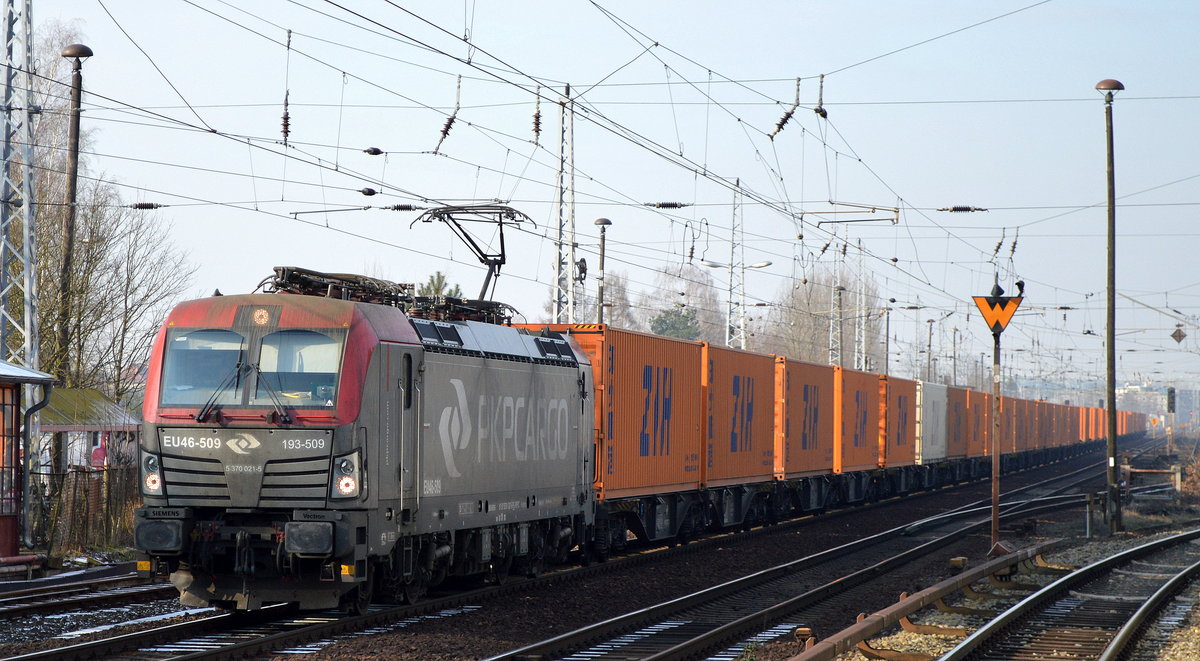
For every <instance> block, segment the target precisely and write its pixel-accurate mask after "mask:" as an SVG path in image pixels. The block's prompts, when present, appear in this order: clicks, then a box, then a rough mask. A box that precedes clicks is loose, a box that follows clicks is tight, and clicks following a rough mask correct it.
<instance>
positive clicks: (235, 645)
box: [15, 465, 1099, 659]
mask: <svg viewBox="0 0 1200 661" xmlns="http://www.w3.org/2000/svg"><path fill="white" fill-rule="evenodd" d="M1098 470H1099V469H1097V468H1096V467H1095V466H1094V465H1091V466H1088V467H1086V468H1085V469H1083V472H1076V473H1077V474H1076V477H1075V478H1074V479H1076V480H1082V479H1091V478H1090V474H1095V473H1096V472H1097V471H1098ZM1059 479H1060V480H1061V479H1062V476H1059ZM1027 488H1034V489H1038V490H1041V491H1044V490H1046V488H1047V487H1046V486H1045V485H1044V484H1042V483H1038V484H1035V485H1032V486H1031V487H1027ZM934 497H935V498H937V497H939V496H934ZM940 497H944V495H941V496H940ZM893 504H894V503H893ZM976 504H978V503H976ZM884 506H886V505H884ZM863 509H864V508H855V509H854V510H852V512H851V515H852V514H853V513H857V512H861V511H863ZM824 518H826V519H829V518H831V517H824ZM801 525H804V524H803V523H802V522H795V523H789V524H782V525H777V526H772V527H768V528H761V529H757V530H756V531H753V532H752V534H750V535H748V536H739V537H737V538H731V537H727V536H726V537H719V538H716V539H714V540H708V541H700V542H694V543H693V544H691V545H689V546H685V547H676V548H673V549H669V550H666V551H665V552H663V553H658V554H646V555H644V556H638V557H634V558H626V559H622V560H621V561H620V562H616V561H614V562H610V563H607V564H606V565H595V566H592V567H589V568H582V569H577V570H571V571H569V572H562V573H559V574H558V575H555V576H551V577H546V579H547V580H552V581H557V582H562V581H566V580H575V579H577V578H579V579H582V578H584V577H587V576H590V575H594V574H596V573H599V572H604V571H607V570H609V569H611V568H616V567H619V566H622V565H623V564H624V565H628V564H634V563H643V562H650V561H654V560H656V559H660V558H667V557H671V556H674V555H686V554H692V553H704V552H705V551H706V550H708V549H711V548H712V547H713V546H718V547H720V546H724V547H728V546H729V545H731V544H740V543H742V542H743V541H744V540H748V539H752V538H754V537H756V536H759V535H773V534H778V533H780V532H784V531H787V530H788V529H789V528H793V527H795V526H801ZM908 532H909V535H910V536H909V537H907V538H905V539H903V540H900V541H897V542H896V543H897V544H900V545H902V546H911V545H913V544H914V540H916V539H922V540H931V539H934V538H935V533H934V531H933V530H932V529H922V530H920V531H919V533H914V531H912V530H910V531H908ZM914 535H916V536H914ZM884 555H887V554H886V553H885V552H880V554H879V555H877V558H880V557H882V556H884ZM878 561H879V560H878V559H877V560H876V562H878ZM529 583H530V582H529V581H523V580H522V581H514V582H512V583H509V584H506V585H505V586H498V587H490V588H487V589H484V590H478V591H472V592H467V593H462V594H458V595H454V596H451V597H448V598H445V599H435V600H430V601H428V602H425V603H422V604H419V605H418V606H417V607H403V608H385V607H377V608H373V609H372V610H371V611H370V612H368V613H366V614H365V615H363V616H358V617H348V616H343V615H341V614H340V613H336V612H330V613H318V614H312V613H309V614H305V616H304V617H297V616H295V615H289V614H286V613H284V612H282V611H272V612H271V613H272V616H273V619H274V620H276V621H274V622H268V621H259V620H251V619H245V618H243V619H237V618H236V617H232V618H230V617H225V618H224V619H215V618H204V620H203V621H202V622H200V623H196V624H191V623H187V624H185V625H172V626H169V627H162V628H160V629H159V630H157V631H156V632H147V633H145V634H137V635H133V634H131V635H129V636H120V637H117V638H112V639H109V640H107V641H101V642H95V643H84V644H79V645H75V646H71V647H64V648H59V649H57V650H55V651H53V652H52V653H39V654H32V655H27V656H24V657H15V658H22V659H49V658H54V659H70V658H103V657H110V658H114V657H116V656H117V655H118V654H119V655H120V656H119V658H130V659H165V658H187V659H201V658H246V657H247V656H254V655H256V654H266V653H268V652H269V651H271V650H279V649H288V648H302V647H303V646H304V645H306V644H309V643H311V642H313V641H320V640H326V641H328V640H329V639H330V638H332V637H335V636H340V635H343V634H347V633H351V632H355V631H364V630H369V631H383V630H386V629H390V628H394V627H396V626H407V623H414V624H416V623H421V622H422V621H423V620H431V619H437V618H453V617H457V616H460V615H468V616H469V614H470V613H471V612H472V610H473V609H474V608H476V607H477V606H476V605H477V604H480V603H487V602H488V601H489V600H496V599H502V598H504V597H505V595H508V594H510V592H518V591H522V590H528V589H529V588H530V585H529ZM220 632H225V633H220ZM218 634H220V635H218ZM117 650H125V651H121V652H118V651H117ZM133 650H141V651H133ZM414 658H415V657H414Z"/></svg>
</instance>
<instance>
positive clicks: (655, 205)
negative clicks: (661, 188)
mask: <svg viewBox="0 0 1200 661" xmlns="http://www.w3.org/2000/svg"><path fill="white" fill-rule="evenodd" d="M642 206H644V207H650V208H652V209H682V208H684V207H690V206H692V205H691V204H689V203H687V202H646V203H645V204H643V205H642Z"/></svg>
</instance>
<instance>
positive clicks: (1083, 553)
mask: <svg viewBox="0 0 1200 661" xmlns="http://www.w3.org/2000/svg"><path fill="white" fill-rule="evenodd" d="M1157 509H1158V508H1157V507H1156V510H1157ZM1197 514H1198V513H1197V512H1196V511H1194V510H1190V509H1179V510H1176V511H1173V512H1171V513H1169V514H1163V513H1161V512H1159V511H1155V512H1154V513H1153V514H1141V513H1138V512H1136V511H1133V510H1127V511H1126V512H1125V519H1124V523H1125V527H1126V531H1127V532H1124V533H1120V534H1118V535H1115V536H1110V535H1108V533H1107V528H1105V527H1103V526H1099V525H1098V522H1097V523H1094V524H1093V527H1092V531H1093V534H1103V535H1104V536H1103V537H1093V539H1091V540H1088V539H1085V538H1084V535H1083V533H1084V527H1083V524H1082V521H1081V520H1080V519H1081V517H1080V516H1079V515H1078V514H1077V513H1068V514H1066V515H1053V516H1047V517H1044V518H1043V519H1040V520H1039V521H1038V530H1037V535H1036V536H1031V537H1028V538H1026V539H1022V540H1020V544H1021V546H1029V545H1033V544H1036V543H1039V542H1042V541H1048V540H1050V539H1062V540H1063V546H1062V547H1061V548H1059V549H1057V550H1056V551H1055V552H1053V553H1050V554H1047V555H1046V556H1045V559H1046V560H1047V561H1048V562H1050V563H1052V564H1057V565H1065V566H1075V567H1078V566H1083V565H1087V564H1089V563H1091V562H1094V561H1096V560H1099V559H1101V558H1104V557H1107V556H1109V555H1112V554H1113V553H1116V552H1119V551H1122V550H1125V549H1129V548H1132V547H1135V546H1139V545H1141V544H1144V543H1146V542H1147V541H1149V540H1151V539H1153V538H1155V537H1158V536H1162V535H1168V534H1173V532H1175V531H1174V530H1172V531H1169V532H1162V533H1149V532H1139V530H1143V531H1144V530H1147V529H1151V528H1157V527H1160V526H1164V525H1171V524H1172V523H1173V522H1178V523H1179V524H1184V523H1186V522H1194V521H1195V520H1196V517H1197ZM1193 527H1194V524H1193ZM1100 528H1103V531H1101V530H1100ZM1054 578H1055V577H1054V576H1050V575H1043V574H1034V575H1027V574H1023V575H1021V577H1020V579H1019V580H1020V581H1021V582H1022V583H1036V584H1041V585H1044V584H1046V583H1049V582H1050V581H1053V580H1054ZM976 587H977V589H978V590H979V591H990V592H991V593H993V594H995V595H996V597H997V599H994V600H991V599H985V600H970V601H963V600H958V601H957V602H956V601H955V600H949V601H950V602H951V603H955V604H961V605H966V606H970V607H972V608H981V609H991V610H1002V609H1004V608H1007V607H1008V606H1011V605H1012V604H1015V603H1016V602H1017V601H1019V600H1020V599H1023V598H1024V597H1025V596H1027V595H1028V593H1027V592H1023V591H1004V590H997V589H994V588H991V587H988V586H982V587H981V586H976ZM1191 592H1192V594H1193V596H1194V597H1200V586H1198V587H1196V588H1194V589H1193V590H1192V591H1191ZM912 619H913V622H915V623H917V624H930V625H936V626H943V627H959V628H965V629H967V630H968V631H970V630H974V629H976V628H978V627H979V626H981V625H983V624H985V623H986V621H987V620H986V618H983V617H978V616H970V615H958V614H954V613H942V612H939V611H937V610H934V609H925V610H922V611H920V612H918V613H916V614H915V615H914V616H913V618H912ZM1172 628H1175V627H1174V626H1173V625H1172ZM961 640H962V639H961V638H958V637H954V636H928V635H922V634H912V633H906V632H903V631H902V630H900V629H899V628H898V627H897V628H895V629H893V630H891V631H889V632H886V635H884V636H880V637H878V638H875V639H873V640H871V641H870V644H871V646H872V647H875V648H881V649H892V650H900V651H905V652H921V653H925V654H929V655H932V656H934V657H935V658H936V657H938V656H940V655H942V654H944V653H946V652H947V651H949V650H950V649H952V648H953V647H954V646H955V645H957V644H958V642H959V641H961ZM802 651H803V648H802V647H801V646H800V645H799V644H797V643H794V642H792V641H780V642H778V643H772V644H769V645H766V646H763V647H761V648H758V649H755V650H753V651H752V653H747V654H746V655H745V656H744V658H745V659H753V660H754V661H784V660H785V659H788V658H790V657H792V656H795V655H797V654H799V653H800V652H802ZM1146 658H1151V659H1172V660H1175V659H1178V660H1184V659H1187V660H1191V661H1194V660H1195V659H1198V658H1200V609H1195V608H1193V609H1192V610H1191V612H1190V613H1189V615H1188V617H1187V620H1186V623H1185V624H1184V625H1183V627H1182V628H1178V629H1177V630H1176V631H1175V632H1174V633H1173V634H1172V635H1171V637H1170V647H1169V648H1168V649H1167V651H1163V652H1160V653H1158V655H1152V656H1148V657H1146ZM838 660H839V661H866V660H867V657H865V656H863V655H862V654H861V653H859V652H857V651H854V652H847V653H844V654H842V655H840V656H838Z"/></svg>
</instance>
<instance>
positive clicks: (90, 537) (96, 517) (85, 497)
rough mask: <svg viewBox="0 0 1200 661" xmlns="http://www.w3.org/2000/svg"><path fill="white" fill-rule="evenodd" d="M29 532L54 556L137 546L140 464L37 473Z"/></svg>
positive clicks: (35, 541) (31, 494)
mask: <svg viewBox="0 0 1200 661" xmlns="http://www.w3.org/2000/svg"><path fill="white" fill-rule="evenodd" d="M30 486H31V487H32V488H31V489H30V503H29V507H30V516H29V525H30V532H31V533H32V534H31V537H32V539H33V541H34V543H35V546H37V547H40V548H46V549H47V553H48V554H49V555H50V556H52V557H62V556H64V555H67V554H71V553H79V552H82V551H87V550H107V549H115V548H121V547H130V546H132V545H133V511H134V509H135V508H137V507H138V505H139V504H140V503H141V494H140V493H139V491H138V471H137V468H136V467H129V466H120V467H106V468H91V467H86V466H81V467H72V468H71V469H70V470H69V471H67V472H65V473H34V474H33V480H32V484H31V485H30Z"/></svg>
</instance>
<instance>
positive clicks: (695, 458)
mask: <svg viewBox="0 0 1200 661" xmlns="http://www.w3.org/2000/svg"><path fill="white" fill-rule="evenodd" d="M521 327H523V328H527V329H529V330H531V331H538V330H541V329H543V328H547V326H546V325H544V324H527V325H523V326H521ZM548 328H549V329H550V330H552V331H557V332H561V333H569V334H570V335H571V336H572V337H573V338H574V339H575V340H576V341H577V342H579V345H580V346H581V347H582V348H583V350H584V351H585V352H586V353H587V355H588V357H589V358H590V359H591V361H592V370H593V377H594V380H595V382H596V396H595V405H596V427H597V429H596V442H597V454H598V465H597V474H596V489H597V496H598V497H599V498H601V499H614V498H627V497H634V496H643V495H648V494H656V493H669V492H673V491H688V490H692V489H697V488H699V487H700V481H701V455H702V452H703V445H702V440H703V436H702V435H701V431H702V429H701V404H702V402H703V399H702V397H701V390H700V372H701V366H702V363H701V349H702V347H701V345H700V344H699V343H697V342H687V341H684V340H676V339H673V338H666V337H659V336H657V335H649V334H646V333H638V332H634V331H627V330H619V329H616V328H612V327H609V326H600V325H592V324H580V325H567V324H554V325H550V326H548Z"/></svg>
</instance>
